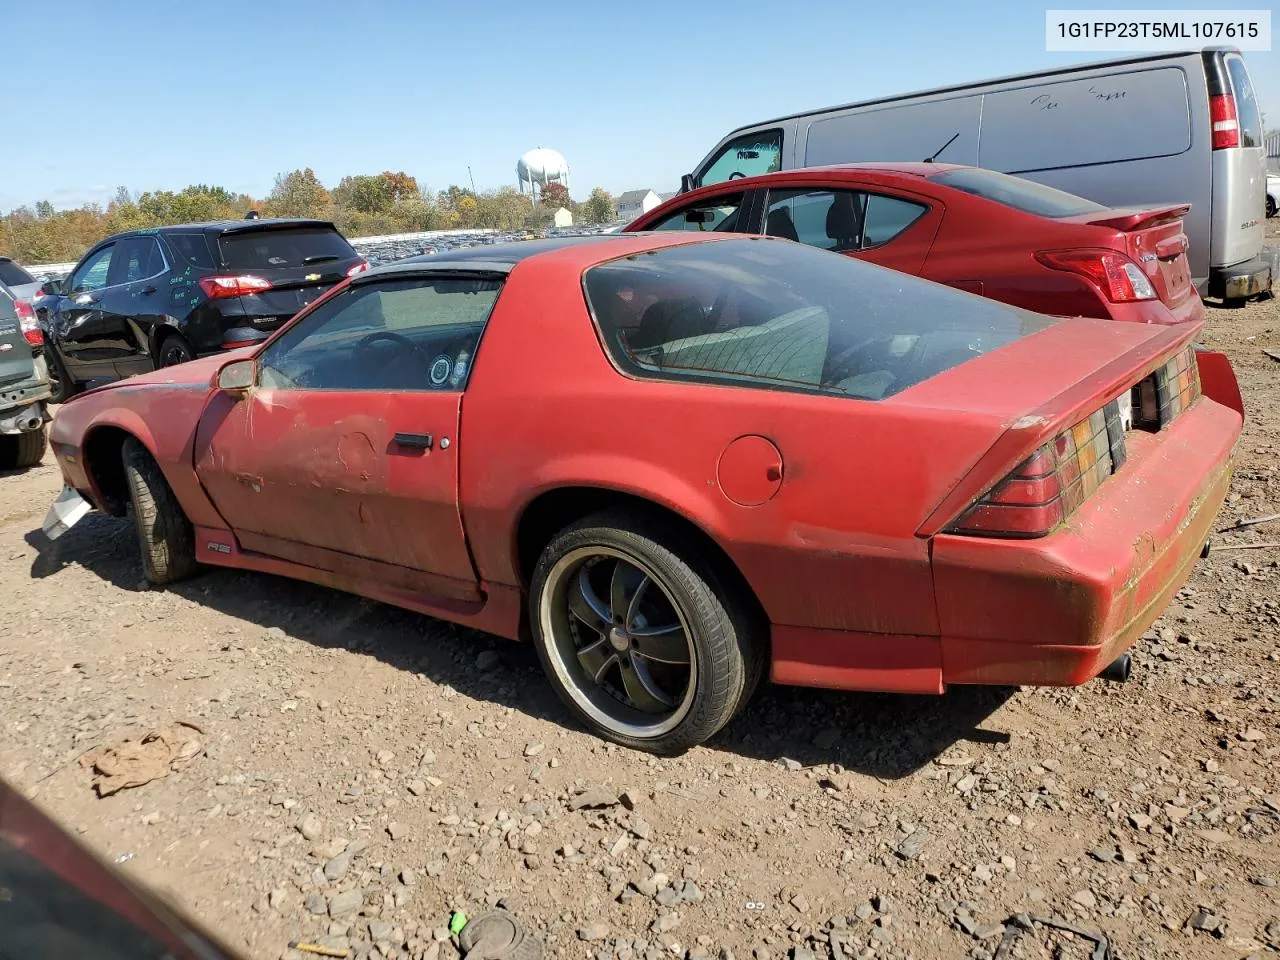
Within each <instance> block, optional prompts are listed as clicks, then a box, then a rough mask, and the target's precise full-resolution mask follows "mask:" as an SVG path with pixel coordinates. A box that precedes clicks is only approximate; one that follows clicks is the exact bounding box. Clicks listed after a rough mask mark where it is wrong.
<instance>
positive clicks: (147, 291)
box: [138, 287, 156, 297]
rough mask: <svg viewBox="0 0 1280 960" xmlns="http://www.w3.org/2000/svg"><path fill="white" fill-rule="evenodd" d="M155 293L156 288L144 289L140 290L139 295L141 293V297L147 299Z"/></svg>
mask: <svg viewBox="0 0 1280 960" xmlns="http://www.w3.org/2000/svg"><path fill="white" fill-rule="evenodd" d="M155 292H156V288H155V287H143V288H142V289H141V290H139V291H138V293H139V294H140V295H141V296H144V297H145V296H148V295H150V294H153V293H155Z"/></svg>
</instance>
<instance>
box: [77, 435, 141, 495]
mask: <svg viewBox="0 0 1280 960" xmlns="http://www.w3.org/2000/svg"><path fill="white" fill-rule="evenodd" d="M132 436H133V434H131V433H130V432H129V431H128V430H122V429H121V428H120V427H96V428H94V430H93V431H92V432H91V433H90V434H89V435H88V436H87V437H85V440H84V450H83V453H82V456H83V457H84V467H85V472H86V473H87V474H88V475H89V477H90V478H91V479H92V480H93V486H94V489H95V490H96V492H97V494H98V499H99V500H100V501H101V502H100V503H99V504H98V506H99V507H100V508H101V509H102V510H104V511H106V512H107V513H109V514H111V515H112V516H114V517H122V516H124V515H125V513H127V512H128V507H129V486H128V482H127V481H126V480H125V475H124V460H123V459H122V458H121V452H122V450H123V449H124V442H125V440H127V439H129V438H130V437H132Z"/></svg>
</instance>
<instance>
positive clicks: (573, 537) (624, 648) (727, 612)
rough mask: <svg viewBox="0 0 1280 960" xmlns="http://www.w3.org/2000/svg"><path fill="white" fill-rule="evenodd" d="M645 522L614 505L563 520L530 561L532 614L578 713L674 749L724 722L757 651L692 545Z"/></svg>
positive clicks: (557, 681)
mask: <svg viewBox="0 0 1280 960" xmlns="http://www.w3.org/2000/svg"><path fill="white" fill-rule="evenodd" d="M606 522H607V525H606ZM653 526H654V525H653V524H652V523H649V524H645V525H644V526H639V525H637V524H635V523H634V521H633V520H629V519H628V518H626V517H621V516H611V517H597V518H591V519H589V520H586V521H583V522H582V523H580V524H577V525H574V526H573V527H570V528H568V529H566V530H565V531H563V532H562V533H561V534H560V535H559V536H557V537H556V538H555V539H554V540H553V541H552V542H551V544H550V545H549V546H548V547H547V549H546V551H544V553H543V556H542V559H541V560H540V561H539V563H538V567H537V569H536V570H535V573H534V583H533V590H532V596H531V598H530V599H531V606H532V609H531V611H530V614H531V617H530V618H531V620H532V621H533V622H534V625H535V627H534V635H535V638H536V641H537V646H538V655H539V657H540V659H541V660H542V663H543V667H544V668H545V669H546V672H547V675H548V677H549V678H550V679H551V682H552V685H553V686H554V687H555V688H556V691H557V693H559V694H560V697H561V699H563V700H564V701H565V702H566V703H567V704H568V705H569V706H570V707H571V708H572V709H573V710H574V712H575V713H577V714H578V715H579V716H580V717H581V718H582V719H583V720H585V721H586V722H587V724H588V725H590V726H591V727H592V728H593V729H594V730H595V731H596V732H598V733H600V734H601V735H603V736H605V737H608V738H609V739H612V740H616V741H617V742H619V743H623V744H626V745H628V746H635V747H640V748H643V749H649V750H656V751H661V752H672V751H679V750H683V749H685V748H687V747H689V746H692V745H694V744H696V743H700V742H702V741H703V740H705V739H707V738H708V737H710V736H712V735H713V734H714V733H715V732H716V731H717V730H719V729H720V728H721V727H722V726H723V725H724V724H725V723H727V722H728V721H729V719H730V718H731V717H732V715H733V713H734V711H735V710H736V709H737V708H738V707H739V706H740V705H741V703H742V702H743V701H744V700H745V699H746V697H747V696H749V694H750V689H749V688H750V686H751V685H752V684H751V682H750V681H752V680H754V678H755V677H756V676H758V673H759V670H758V669H757V665H756V662H755V661H756V660H757V659H758V658H759V657H760V656H761V654H760V652H759V650H758V647H759V645H758V644H757V643H756V642H755V631H754V629H753V628H754V624H753V623H752V621H751V618H750V617H749V616H747V615H746V614H745V611H744V610H743V609H741V608H740V606H739V604H737V603H736V601H735V598H733V597H731V596H728V595H724V596H720V595H718V593H723V591H717V590H716V589H715V588H714V587H713V584H714V583H715V580H714V579H713V578H712V577H711V576H710V575H709V574H708V573H703V572H701V571H700V570H699V569H698V566H699V565H698V562H697V558H696V556H692V555H691V556H690V560H692V561H693V563H690V562H688V561H686V560H685V559H684V558H682V557H681V556H680V555H678V554H676V553H675V552H674V551H672V550H671V549H669V548H668V547H667V546H666V545H665V543H664V542H663V541H659V540H656V539H653V538H652V536H651V534H650V533H649V532H647V531H652V529H653ZM642 531H646V532H642Z"/></svg>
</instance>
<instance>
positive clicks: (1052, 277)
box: [624, 163, 1244, 413]
mask: <svg viewBox="0 0 1280 960" xmlns="http://www.w3.org/2000/svg"><path fill="white" fill-rule="evenodd" d="M1189 209H1190V207H1189V206H1187V205H1186V204H1171V205H1168V206H1164V207H1141V208H1124V209H1114V208H1110V207H1104V206H1102V205H1101V204H1098V203H1094V202H1093V201H1092V200H1086V199H1085V198H1084V197H1078V196H1076V195H1075V194H1071V193H1066V192H1064V191H1062V190H1055V189H1054V188H1052V187H1047V186H1045V185H1043V184H1040V183H1034V182H1032V181H1030V180H1024V179H1023V178H1022V177H1014V176H1010V175H1009V174H1005V173H997V172H996V171H994V170H984V169H981V168H978V167H964V166H957V165H955V164H949V163H861V164H847V165H843V166H834V167H810V168H804V169H798V170H786V171H782V172H779V173H769V174H765V175H763V176H758V177H742V176H741V175H739V176H737V177H734V178H733V179H730V180H728V181H726V182H724V183H717V184H714V185H712V186H708V187H703V188H701V189H698V190H694V191H691V192H690V193H686V194H682V195H680V196H677V197H673V198H672V199H670V200H668V201H667V202H666V203H664V204H662V205H660V206H658V207H655V208H654V209H653V210H650V211H649V212H648V213H646V214H644V215H642V216H640V217H638V218H637V219H636V220H634V221H632V222H631V223H629V224H627V226H626V227H625V228H624V230H625V231H626V232H628V233H634V232H639V231H645V230H663V231H665V230H680V231H689V232H706V231H720V232H733V233H749V234H768V235H769V236H775V237H782V238H784V239H787V240H794V241H798V242H800V243H806V244H809V245H810V246H815V247H820V248H822V249H823V250H831V251H833V252H835V253H841V254H844V255H846V256H850V257H857V258H858V259H860V260H866V261H868V262H870V263H878V264H880V265H881V266H883V267H889V268H891V269H893V270H901V271H902V272H903V273H910V274H913V275H915V276H919V277H924V278H925V279H926V280H933V281H936V282H937V283H945V284H947V285H949V286H953V287H956V288H958V289H960V290H967V291H969V292H970V293H977V294H981V295H982V296H984V297H990V298H992V299H993V300H1000V301H1003V302H1005V303H1011V304H1013V305H1014V306H1016V307H1024V308H1026V309H1027V310H1035V311H1037V312H1038V313H1047V314H1050V315H1053V316H1082V317H1103V318H1109V319H1112V320H1122V321H1127V322H1131V323H1187V322H1199V321H1201V320H1203V319H1204V304H1203V303H1202V302H1201V300H1200V295H1199V293H1198V292H1197V290H1196V288H1195V286H1194V285H1193V284H1192V282H1191V268H1190V264H1189V262H1188V260H1187V237H1186V234H1185V233H1183V230H1182V218H1183V216H1185V215H1186V213H1187V211H1188V210H1189ZM1199 353H1200V357H1199V366H1200V372H1201V376H1202V377H1203V379H1204V387H1205V392H1206V393H1208V394H1209V395H1210V396H1212V397H1213V398H1214V399H1216V400H1219V401H1220V402H1222V403H1225V404H1227V405H1228V406H1231V407H1233V408H1234V409H1236V410H1239V411H1240V412H1241V413H1243V412H1244V406H1243V403H1242V401H1241V398H1240V388H1239V385H1238V384H1237V382H1236V377H1235V373H1234V372H1233V371H1232V369H1231V365H1230V363H1229V362H1228V361H1227V358H1226V356H1224V355H1223V354H1220V353H1216V352H1211V351H1206V350H1200V351H1199Z"/></svg>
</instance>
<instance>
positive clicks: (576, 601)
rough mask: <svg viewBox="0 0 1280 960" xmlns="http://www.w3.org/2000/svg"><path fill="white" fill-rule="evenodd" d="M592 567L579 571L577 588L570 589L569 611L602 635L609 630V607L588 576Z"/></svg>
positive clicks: (585, 567) (584, 567)
mask: <svg viewBox="0 0 1280 960" xmlns="http://www.w3.org/2000/svg"><path fill="white" fill-rule="evenodd" d="M589 569H590V568H589V567H587V566H583V568H582V569H581V570H579V571H578V577H577V581H576V588H575V589H572V590H570V591H569V612H570V613H572V614H573V615H574V616H575V617H577V618H578V619H579V620H581V621H582V622H583V623H585V624H586V625H587V626H588V627H590V628H591V629H592V630H594V631H595V632H596V633H598V634H601V635H602V636H603V635H604V634H605V633H606V632H607V631H608V630H609V620H610V614H609V607H608V605H607V604H606V603H605V602H604V601H603V600H601V599H600V597H599V596H598V595H597V594H596V590H595V587H593V586H591V581H590V579H588V577H587V571H588V570H589Z"/></svg>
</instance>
